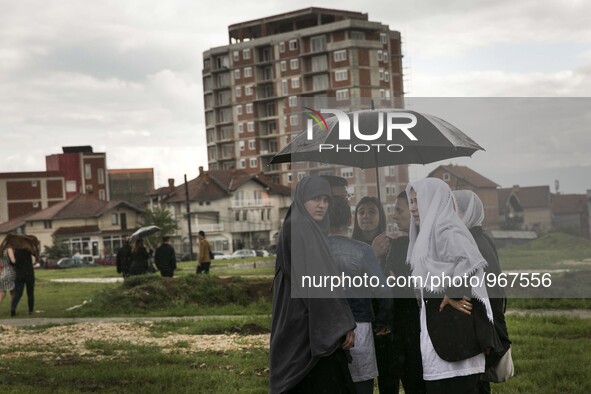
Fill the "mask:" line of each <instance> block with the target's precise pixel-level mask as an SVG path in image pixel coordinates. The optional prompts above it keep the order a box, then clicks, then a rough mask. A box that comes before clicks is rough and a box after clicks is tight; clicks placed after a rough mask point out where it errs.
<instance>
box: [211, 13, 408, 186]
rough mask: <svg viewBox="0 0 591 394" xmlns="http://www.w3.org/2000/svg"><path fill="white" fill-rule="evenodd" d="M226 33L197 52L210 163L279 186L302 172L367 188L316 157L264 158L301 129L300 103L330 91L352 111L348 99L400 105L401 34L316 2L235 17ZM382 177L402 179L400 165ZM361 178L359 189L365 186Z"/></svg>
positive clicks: (352, 174)
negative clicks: (304, 161)
mask: <svg viewBox="0 0 591 394" xmlns="http://www.w3.org/2000/svg"><path fill="white" fill-rule="evenodd" d="M228 32H229V45H225V46H220V47H216V48H211V49H209V50H207V51H205V52H204V53H203V86H204V93H203V96H204V104H205V123H206V137H207V153H208V163H209V169H210V170H213V169H231V168H237V169H242V170H245V171H247V172H250V173H258V172H261V171H263V172H265V173H267V174H269V175H270V176H271V177H272V178H273V180H274V181H275V182H278V183H281V184H284V185H290V184H291V183H292V182H297V177H301V176H303V175H302V174H304V173H315V174H329V173H330V174H334V175H340V176H345V177H352V178H356V179H357V178H361V179H362V183H363V182H365V180H363V179H365V178H367V182H369V181H370V180H371V181H372V182H373V184H374V185H375V175H373V173H367V176H366V174H365V173H366V171H360V170H357V169H351V170H349V169H345V170H344V171H343V170H339V169H338V168H335V167H334V166H326V165H321V164H318V165H317V164H314V163H310V164H309V165H306V168H305V170H306V171H302V168H301V166H295V165H294V168H292V166H291V165H290V164H275V165H269V161H270V160H271V158H272V157H273V155H274V154H275V153H277V152H278V151H280V150H281V149H282V148H283V147H284V146H285V145H286V144H287V143H288V142H289V141H290V140H291V136H292V135H295V134H296V133H298V132H301V131H302V130H304V129H305V119H304V117H303V116H302V114H301V111H302V110H301V108H302V105H303V104H302V103H303V102H306V103H308V104H305V105H315V104H314V103H315V102H316V100H318V102H321V100H322V99H326V98H329V99H330V100H332V101H333V102H336V103H337V105H338V104H339V102H341V103H342V106H343V108H345V107H349V109H359V108H352V107H351V106H352V104H351V103H355V102H357V103H362V102H365V108H369V105H370V104H369V102H370V101H372V104H371V105H375V107H376V108H380V107H381V108H383V107H398V108H402V105H403V101H402V97H403V84H402V81H403V79H402V53H401V42H400V33H399V32H396V31H391V30H390V29H389V27H388V26H387V25H383V24H381V23H379V22H371V21H369V20H368V16H367V14H363V13H359V12H350V11H341V10H332V9H324V8H316V7H312V8H306V9H302V10H298V11H293V12H289V13H285V14H280V15H275V16H270V17H266V18H261V19H257V20H253V21H249V22H242V23H237V24H234V25H231V26H230V27H229V28H228ZM310 102H311V103H312V104H310ZM353 107H354V105H353ZM317 108H318V106H317ZM295 167H298V168H295ZM390 173H392V174H393V176H394V177H395V178H396V179H394V178H393V177H392V176H390ZM294 174H296V175H295V176H294ZM381 174H382V175H381V176H382V177H386V178H385V179H384V180H385V181H386V182H388V181H390V184H391V185H393V184H399V185H400V188H401V187H402V185H403V184H404V183H406V182H408V169H407V166H399V168H396V169H395V170H394V169H387V170H382V171H381ZM388 177H390V178H391V179H389V180H388ZM386 182H384V184H383V185H384V186H382V187H381V190H382V192H384V191H385V185H386ZM392 182H393V183H392ZM350 183H351V182H350ZM367 185H368V183H366V186H365V187H364V188H363V189H362V190H361V191H360V193H370V192H371V190H370V189H371V187H370V186H367ZM398 188H399V187H394V188H391V189H392V190H394V189H398ZM374 189H375V187H374ZM389 190H390V189H389ZM356 194H357V193H356ZM384 194H385V193H384ZM391 194H393V193H391Z"/></svg>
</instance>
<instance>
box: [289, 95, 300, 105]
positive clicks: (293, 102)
mask: <svg viewBox="0 0 591 394" xmlns="http://www.w3.org/2000/svg"><path fill="white" fill-rule="evenodd" d="M297 105H298V96H289V106H290V107H296V106H297Z"/></svg>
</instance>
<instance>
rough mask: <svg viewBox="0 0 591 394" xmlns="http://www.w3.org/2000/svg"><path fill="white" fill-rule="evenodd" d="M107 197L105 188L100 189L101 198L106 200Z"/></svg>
mask: <svg viewBox="0 0 591 394" xmlns="http://www.w3.org/2000/svg"><path fill="white" fill-rule="evenodd" d="M106 199H107V195H106V193H105V189H100V190H99V200H106Z"/></svg>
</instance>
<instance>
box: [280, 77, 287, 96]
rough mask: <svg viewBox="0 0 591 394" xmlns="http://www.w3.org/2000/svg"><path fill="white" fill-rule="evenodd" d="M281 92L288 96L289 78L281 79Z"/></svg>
mask: <svg viewBox="0 0 591 394" xmlns="http://www.w3.org/2000/svg"><path fill="white" fill-rule="evenodd" d="M281 93H282V95H283V96H287V79H284V80H282V81H281Z"/></svg>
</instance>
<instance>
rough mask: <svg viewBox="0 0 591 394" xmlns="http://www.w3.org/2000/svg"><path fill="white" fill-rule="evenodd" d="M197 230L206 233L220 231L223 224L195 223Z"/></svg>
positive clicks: (222, 228)
mask: <svg viewBox="0 0 591 394" xmlns="http://www.w3.org/2000/svg"><path fill="white" fill-rule="evenodd" d="M194 226H195V227H196V228H198V229H199V231H205V232H206V233H221V232H222V231H224V225H223V224H222V223H215V224H196V225H194Z"/></svg>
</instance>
